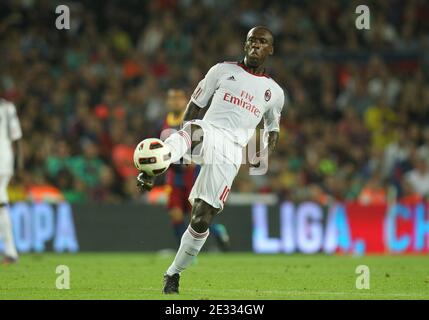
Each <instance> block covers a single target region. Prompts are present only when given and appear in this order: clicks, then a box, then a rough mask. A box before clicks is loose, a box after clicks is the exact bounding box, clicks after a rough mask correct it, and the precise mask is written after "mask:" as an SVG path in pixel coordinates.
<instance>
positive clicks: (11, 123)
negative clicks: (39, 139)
mask: <svg viewBox="0 0 429 320" xmlns="http://www.w3.org/2000/svg"><path fill="white" fill-rule="evenodd" d="M7 115H8V132H9V138H10V140H12V141H16V140H19V139H21V138H22V130H21V124H20V123H19V119H18V115H17V113H16V108H15V105H13V104H12V103H11V104H9V105H8V112H7Z"/></svg>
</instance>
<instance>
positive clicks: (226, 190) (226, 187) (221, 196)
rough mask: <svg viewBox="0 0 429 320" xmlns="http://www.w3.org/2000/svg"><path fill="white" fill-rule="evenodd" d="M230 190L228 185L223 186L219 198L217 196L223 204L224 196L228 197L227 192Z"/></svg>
mask: <svg viewBox="0 0 429 320" xmlns="http://www.w3.org/2000/svg"><path fill="white" fill-rule="evenodd" d="M230 190H231V189H230V188H228V186H225V188H224V189H223V191H222V194H221V195H220V198H219V199H220V201H222V203H223V204H225V201H226V197H228V194H229V191H230Z"/></svg>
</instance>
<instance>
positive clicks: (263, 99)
mask: <svg viewBox="0 0 429 320" xmlns="http://www.w3.org/2000/svg"><path fill="white" fill-rule="evenodd" d="M212 96H213V99H212V101H211V104H210V106H208V102H209V100H210V98H212ZM191 101H192V102H194V103H195V104H196V105H197V106H199V107H200V108H205V107H209V109H208V110H207V112H206V114H205V116H204V118H203V120H204V121H207V122H209V123H210V124H211V125H213V126H215V127H217V128H220V129H223V131H224V132H225V133H226V134H227V135H228V136H229V137H230V138H231V139H232V140H233V141H234V142H236V143H238V144H239V145H241V146H242V147H245V146H246V145H247V143H248V142H249V140H250V138H251V137H252V135H253V134H254V132H255V128H256V127H257V125H258V124H259V122H260V121H261V119H262V117H263V118H264V128H265V131H267V132H270V131H279V130H280V126H279V122H280V114H281V111H282V108H283V105H284V102H285V95H284V92H283V89H282V88H281V87H280V86H279V85H278V84H277V83H276V82H275V81H274V80H273V79H271V78H270V77H268V76H266V75H257V74H254V73H251V72H250V71H247V68H246V67H245V66H244V65H243V64H241V63H239V62H223V63H218V64H216V65H215V66H213V67H212V68H211V69H210V70H209V71H208V72H207V74H206V76H205V77H204V79H203V80H201V81H200V83H199V84H198V86H197V88H196V89H195V91H194V93H193V94H192V97H191Z"/></svg>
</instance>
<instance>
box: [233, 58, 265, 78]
mask: <svg viewBox="0 0 429 320" xmlns="http://www.w3.org/2000/svg"><path fill="white" fill-rule="evenodd" d="M237 65H238V66H240V67H241V68H243V69H244V70H245V71H246V72H248V73H250V74H252V75H254V76H257V77H265V78H268V79H269V78H270V77H269V76H268V75H267V74H266V73H265V69H264V71H263V72H262V73H255V72H253V71H252V70H250V68H249V67H247V66H246V65H245V64H244V61H243V60H242V61H239V62H237Z"/></svg>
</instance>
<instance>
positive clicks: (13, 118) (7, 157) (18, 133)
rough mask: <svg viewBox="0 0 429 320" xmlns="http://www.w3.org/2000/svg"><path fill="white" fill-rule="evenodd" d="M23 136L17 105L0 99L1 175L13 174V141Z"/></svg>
mask: <svg viewBox="0 0 429 320" xmlns="http://www.w3.org/2000/svg"><path fill="white" fill-rule="evenodd" d="M21 137H22V130H21V125H20V123H19V119H18V116H17V114H16V108H15V105H14V104H13V103H11V102H9V101H6V100H4V99H0V175H12V174H13V148H12V142H13V141H16V140H18V139H21Z"/></svg>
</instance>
